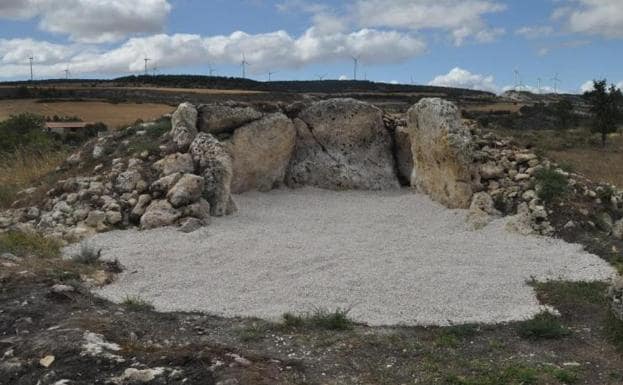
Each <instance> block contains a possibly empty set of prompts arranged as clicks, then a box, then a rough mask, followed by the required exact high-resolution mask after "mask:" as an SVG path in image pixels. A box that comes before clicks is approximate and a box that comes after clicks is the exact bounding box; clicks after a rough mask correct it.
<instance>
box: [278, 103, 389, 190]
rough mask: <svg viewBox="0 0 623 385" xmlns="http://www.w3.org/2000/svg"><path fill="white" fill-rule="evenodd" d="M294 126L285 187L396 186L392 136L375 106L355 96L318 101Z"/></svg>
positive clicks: (372, 187) (365, 188)
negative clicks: (294, 144) (294, 134)
mask: <svg viewBox="0 0 623 385" xmlns="http://www.w3.org/2000/svg"><path fill="white" fill-rule="evenodd" d="M294 124H295V128H296V130H297V139H296V147H295V151H294V155H293V156H292V160H291V161H290V165H289V167H288V171H287V174H286V183H287V184H288V185H289V186H291V187H298V186H303V185H311V186H317V187H321V188H327V189H336V190H342V189H363V190H383V189H395V188H398V187H399V186H400V184H399V182H398V178H397V176H396V173H395V167H394V158H393V155H392V138H391V136H390V133H389V132H388V131H387V130H386V128H385V125H384V123H383V113H382V111H381V110H380V109H378V108H377V107H374V106H372V105H370V104H367V103H364V102H360V101H357V100H354V99H331V100H326V101H321V102H316V103H314V104H313V105H311V106H310V107H309V108H307V109H305V110H304V111H303V112H301V114H300V115H299V118H297V119H295V120H294Z"/></svg>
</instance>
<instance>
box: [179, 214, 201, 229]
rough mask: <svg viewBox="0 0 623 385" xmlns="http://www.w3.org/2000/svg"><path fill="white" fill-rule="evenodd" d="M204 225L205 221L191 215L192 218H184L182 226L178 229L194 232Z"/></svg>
mask: <svg viewBox="0 0 623 385" xmlns="http://www.w3.org/2000/svg"><path fill="white" fill-rule="evenodd" d="M202 227H203V222H201V221H200V220H199V219H197V218H192V217H191V218H185V219H184V220H182V223H180V227H179V228H178V230H179V231H181V232H182V233H192V232H193V231H197V230H199V229H200V228H202Z"/></svg>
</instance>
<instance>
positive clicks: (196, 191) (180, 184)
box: [167, 174, 205, 208]
mask: <svg viewBox="0 0 623 385" xmlns="http://www.w3.org/2000/svg"><path fill="white" fill-rule="evenodd" d="M204 183H205V181H204V179H203V178H202V177H200V176H197V175H193V174H185V175H183V176H182V177H181V178H180V179H179V180H178V181H177V183H176V184H175V186H173V187H172V188H171V190H169V193H168V194H167V199H168V200H169V202H170V203H171V204H172V205H173V207H176V208H178V207H181V206H186V205H188V204H190V203H194V202H196V201H197V200H199V198H201V192H202V191H203V185H204Z"/></svg>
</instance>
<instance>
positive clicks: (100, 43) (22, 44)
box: [0, 0, 623, 92]
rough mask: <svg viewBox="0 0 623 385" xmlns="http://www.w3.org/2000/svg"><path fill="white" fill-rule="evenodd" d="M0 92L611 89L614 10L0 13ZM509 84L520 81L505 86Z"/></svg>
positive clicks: (337, 6)
mask: <svg viewBox="0 0 623 385" xmlns="http://www.w3.org/2000/svg"><path fill="white" fill-rule="evenodd" d="M0 26H1V28H0V79H6V80H14V79H27V78H29V76H30V70H29V66H28V63H29V59H28V58H29V57H31V56H32V57H33V62H34V72H35V77H37V78H50V77H62V76H64V70H65V69H69V71H70V73H71V76H72V77H81V78H94V77H114V76H121V75H126V74H138V73H141V72H142V71H143V68H144V61H143V59H144V58H145V57H149V58H151V59H152V60H151V61H149V63H148V65H149V70H150V72H153V71H154V68H153V67H156V68H155V71H157V72H158V73H197V74H207V73H208V72H209V70H210V68H212V70H213V71H215V73H216V74H218V75H223V76H240V74H241V66H240V62H241V60H242V55H243V54H244V56H245V58H246V60H247V62H248V63H249V65H248V68H247V75H248V77H250V78H253V79H257V80H266V79H267V78H268V72H274V74H273V76H272V78H273V79H276V80H290V79H314V78H318V77H319V76H323V75H324V76H325V78H328V79H338V78H352V77H353V60H352V57H353V56H355V57H358V58H359V63H360V64H359V70H358V78H360V79H361V78H364V77H365V78H367V79H369V80H374V81H385V82H400V83H411V82H412V81H413V82H415V83H417V84H435V85H446V86H458V87H465V88H475V89H485V90H490V91H495V92H500V91H503V90H504V89H507V88H509V87H511V88H512V87H514V86H515V84H516V83H517V79H518V78H519V81H520V82H521V84H522V85H523V88H524V89H530V90H536V89H537V84H538V82H537V79H538V78H541V79H542V81H541V88H542V90H543V91H550V90H551V87H552V86H553V82H552V81H551V78H552V77H553V76H554V75H555V74H556V73H558V77H559V78H560V80H561V82H560V85H559V87H560V89H562V90H564V91H568V92H579V91H580V89H581V88H582V86H583V85H585V83H586V82H587V81H589V80H591V79H594V78H604V77H605V78H608V79H609V80H610V81H611V82H613V83H615V84H620V85H623V66H621V64H620V63H621V62H622V61H623V49H622V48H623V0H521V1H520V0H513V1H511V0H346V1H335V0H326V1H322V0H238V1H236V0H230V1H227V0H211V1H199V0H135V1H132V2H130V1H126V0H63V1H58V0H2V3H0ZM515 70H517V71H518V74H519V77H518V78H517V75H516V74H515Z"/></svg>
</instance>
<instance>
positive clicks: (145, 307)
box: [121, 295, 154, 311]
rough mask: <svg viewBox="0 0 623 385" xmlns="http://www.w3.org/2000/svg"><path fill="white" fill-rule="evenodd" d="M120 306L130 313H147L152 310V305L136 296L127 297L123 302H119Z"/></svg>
mask: <svg viewBox="0 0 623 385" xmlns="http://www.w3.org/2000/svg"><path fill="white" fill-rule="evenodd" d="M121 305H123V306H124V307H125V308H126V309H128V310H131V311H149V310H153V309H154V305H152V304H151V302H149V301H147V300H144V299H143V298H141V297H140V296H138V295H136V296H130V295H128V296H127V297H125V299H124V300H123V302H121Z"/></svg>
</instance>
